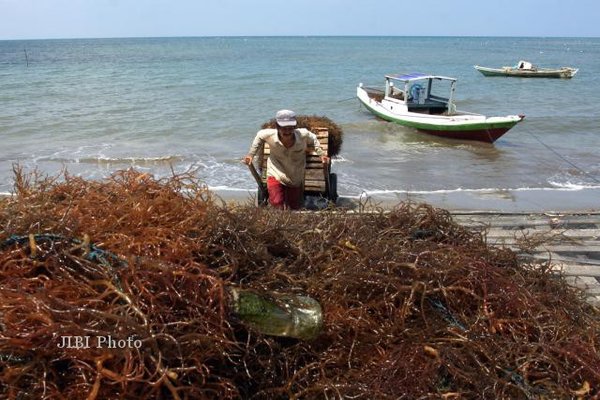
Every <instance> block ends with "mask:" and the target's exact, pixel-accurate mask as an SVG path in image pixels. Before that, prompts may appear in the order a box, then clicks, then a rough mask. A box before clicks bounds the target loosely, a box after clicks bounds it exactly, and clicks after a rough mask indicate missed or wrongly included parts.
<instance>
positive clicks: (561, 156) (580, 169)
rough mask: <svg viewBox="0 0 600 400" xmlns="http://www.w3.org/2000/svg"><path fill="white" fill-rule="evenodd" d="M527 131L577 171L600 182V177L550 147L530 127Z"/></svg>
mask: <svg viewBox="0 0 600 400" xmlns="http://www.w3.org/2000/svg"><path fill="white" fill-rule="evenodd" d="M525 132H527V133H529V134H530V135H531V136H533V138H534V139H535V140H537V141H538V142H539V143H540V144H541V145H542V146H544V147H545V148H547V149H548V150H550V151H551V152H552V153H554V154H555V155H556V156H557V157H558V158H560V159H561V160H563V161H564V162H566V163H567V164H569V165H570V166H571V167H573V168H575V169H576V170H577V171H579V172H581V173H582V174H583V175H585V176H586V177H588V178H590V179H591V180H593V181H594V182H596V183H600V179H597V178H596V177H595V176H593V175H590V174H589V173H587V172H586V171H584V170H583V168H581V167H579V166H578V165H576V164H575V163H573V162H572V161H570V160H569V159H567V158H566V157H565V156H563V155H562V154H560V153H559V152H558V151H556V150H554V149H553V148H552V147H550V146H549V145H547V144H546V143H544V142H543V141H542V139H540V138H539V137H537V135H535V134H534V133H533V132H532V131H531V130H530V129H526V130H525Z"/></svg>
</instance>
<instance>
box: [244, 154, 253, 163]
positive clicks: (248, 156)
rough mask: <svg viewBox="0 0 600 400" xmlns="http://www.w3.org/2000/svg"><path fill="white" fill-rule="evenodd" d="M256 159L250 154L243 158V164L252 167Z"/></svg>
mask: <svg viewBox="0 0 600 400" xmlns="http://www.w3.org/2000/svg"><path fill="white" fill-rule="evenodd" d="M253 158H254V157H252V156H251V155H250V154H248V155H247V156H246V157H244V158H242V162H243V163H244V164H246V165H250V164H252V159H253Z"/></svg>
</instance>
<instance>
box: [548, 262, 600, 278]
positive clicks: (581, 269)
mask: <svg viewBox="0 0 600 400" xmlns="http://www.w3.org/2000/svg"><path fill="white" fill-rule="evenodd" d="M552 270H553V271H555V272H557V273H562V274H563V275H564V276H593V277H600V267H598V266H597V265H581V264H558V265H555V266H553V267H552Z"/></svg>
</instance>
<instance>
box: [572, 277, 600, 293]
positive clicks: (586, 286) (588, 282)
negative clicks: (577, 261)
mask: <svg viewBox="0 0 600 400" xmlns="http://www.w3.org/2000/svg"><path fill="white" fill-rule="evenodd" d="M565 281H566V282H567V283H568V284H569V285H571V286H573V287H576V288H578V289H581V290H585V291H586V292H587V293H588V294H591V295H594V296H597V295H600V282H599V281H598V278H597V277H594V276H567V277H565Z"/></svg>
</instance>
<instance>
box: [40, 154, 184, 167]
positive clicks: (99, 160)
mask: <svg viewBox="0 0 600 400" xmlns="http://www.w3.org/2000/svg"><path fill="white" fill-rule="evenodd" d="M184 160H185V157H183V156H180V155H167V156H157V157H106V156H88V157H76V158H69V157H55V156H49V157H40V158H37V159H36V162H58V163H64V164H142V165H151V164H168V163H173V162H181V161H184Z"/></svg>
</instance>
